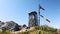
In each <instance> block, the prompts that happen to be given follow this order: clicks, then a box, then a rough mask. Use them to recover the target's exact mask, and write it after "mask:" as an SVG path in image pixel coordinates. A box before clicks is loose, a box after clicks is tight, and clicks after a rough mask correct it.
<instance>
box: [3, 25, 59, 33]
mask: <svg viewBox="0 0 60 34" xmlns="http://www.w3.org/2000/svg"><path fill="white" fill-rule="evenodd" d="M2 33H7V34H58V33H57V29H55V28H53V27H49V26H47V25H43V26H35V27H33V29H31V30H28V29H27V30H26V31H25V32H20V31H18V32H17V31H16V33H15V32H14V33H13V32H11V31H9V30H4V31H3V32H2Z"/></svg>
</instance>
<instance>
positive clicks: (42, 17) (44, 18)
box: [40, 15, 50, 23]
mask: <svg viewBox="0 0 60 34" xmlns="http://www.w3.org/2000/svg"><path fill="white" fill-rule="evenodd" d="M40 16H41V17H42V18H44V19H45V20H46V21H48V22H49V23H50V20H48V19H47V18H45V17H44V16H42V15H40Z"/></svg>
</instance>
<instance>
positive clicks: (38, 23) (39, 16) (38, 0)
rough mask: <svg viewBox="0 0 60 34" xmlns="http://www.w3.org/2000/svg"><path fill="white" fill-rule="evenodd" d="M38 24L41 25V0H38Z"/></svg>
mask: <svg viewBox="0 0 60 34" xmlns="http://www.w3.org/2000/svg"><path fill="white" fill-rule="evenodd" d="M38 25H39V26H40V0H38Z"/></svg>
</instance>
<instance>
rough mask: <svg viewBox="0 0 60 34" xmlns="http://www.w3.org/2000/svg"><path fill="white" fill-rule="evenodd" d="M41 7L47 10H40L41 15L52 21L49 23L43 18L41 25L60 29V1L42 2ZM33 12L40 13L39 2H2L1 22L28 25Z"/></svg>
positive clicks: (0, 3)
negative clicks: (29, 14)
mask: <svg viewBox="0 0 60 34" xmlns="http://www.w3.org/2000/svg"><path fill="white" fill-rule="evenodd" d="M40 5H41V6H42V7H44V8H45V11H43V10H40V11H41V13H40V14H41V15H43V16H45V17H46V18H48V19H49V20H50V21H51V23H48V22H47V21H45V20H44V19H43V18H41V19H40V22H41V25H45V24H46V25H48V26H51V27H54V28H60V15H59V14H60V7H59V6H60V0H40ZM31 11H37V12H38V0H0V20H1V21H4V22H5V21H15V22H16V23H18V24H20V25H23V24H26V25H28V17H29V16H28V13H29V12H31Z"/></svg>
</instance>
